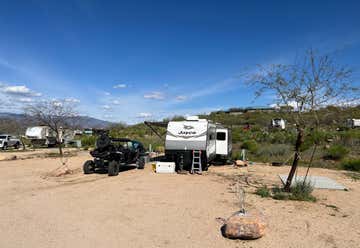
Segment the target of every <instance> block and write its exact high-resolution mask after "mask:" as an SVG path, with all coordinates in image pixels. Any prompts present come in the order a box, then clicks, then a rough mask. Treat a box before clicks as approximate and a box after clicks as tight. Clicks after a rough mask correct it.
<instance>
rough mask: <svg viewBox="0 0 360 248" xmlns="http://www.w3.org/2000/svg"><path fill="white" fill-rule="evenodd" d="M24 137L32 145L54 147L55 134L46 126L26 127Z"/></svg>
mask: <svg viewBox="0 0 360 248" xmlns="http://www.w3.org/2000/svg"><path fill="white" fill-rule="evenodd" d="M25 137H26V138H27V139H29V140H30V142H31V144H32V145H37V146H48V147H51V146H54V145H56V134H55V132H54V131H52V130H51V129H50V128H49V127H47V126H37V127H28V128H27V129H26V132H25Z"/></svg>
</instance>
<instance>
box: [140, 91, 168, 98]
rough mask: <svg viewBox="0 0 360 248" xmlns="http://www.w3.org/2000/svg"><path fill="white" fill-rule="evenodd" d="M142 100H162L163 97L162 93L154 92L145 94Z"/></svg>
mask: <svg viewBox="0 0 360 248" xmlns="http://www.w3.org/2000/svg"><path fill="white" fill-rule="evenodd" d="M144 98H145V99H153V100H164V98H165V96H164V93H162V92H158V91H154V92H151V93H148V94H145V95H144Z"/></svg>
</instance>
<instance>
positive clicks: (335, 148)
mask: <svg viewBox="0 0 360 248" xmlns="http://www.w3.org/2000/svg"><path fill="white" fill-rule="evenodd" d="M348 153H349V150H348V149H347V148H346V147H344V146H342V145H332V146H331V147H330V148H329V149H328V150H327V151H326V154H325V156H324V158H325V159H331V160H341V159H343V158H344V157H345V156H346V155H347V154H348Z"/></svg>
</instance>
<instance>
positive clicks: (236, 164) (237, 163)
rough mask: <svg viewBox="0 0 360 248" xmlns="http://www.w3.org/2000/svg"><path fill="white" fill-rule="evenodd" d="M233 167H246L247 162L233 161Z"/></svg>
mask: <svg viewBox="0 0 360 248" xmlns="http://www.w3.org/2000/svg"><path fill="white" fill-rule="evenodd" d="M235 166H241V167H242V166H248V164H247V162H246V161H243V160H236V161H235Z"/></svg>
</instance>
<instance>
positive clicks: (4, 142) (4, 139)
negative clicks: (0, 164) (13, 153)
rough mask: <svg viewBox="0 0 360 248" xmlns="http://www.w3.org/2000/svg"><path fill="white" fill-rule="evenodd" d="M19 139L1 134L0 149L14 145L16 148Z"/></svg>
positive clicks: (18, 144) (19, 142) (18, 145)
mask: <svg viewBox="0 0 360 248" xmlns="http://www.w3.org/2000/svg"><path fill="white" fill-rule="evenodd" d="M20 144H21V141H20V140H19V139H18V138H16V137H14V136H11V135H9V134H1V135H0V149H2V150H6V149H7V148H9V147H14V148H15V149H18V148H19V147H20Z"/></svg>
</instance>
